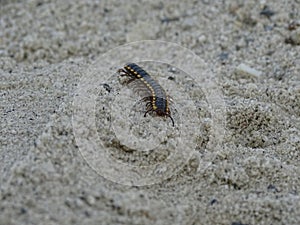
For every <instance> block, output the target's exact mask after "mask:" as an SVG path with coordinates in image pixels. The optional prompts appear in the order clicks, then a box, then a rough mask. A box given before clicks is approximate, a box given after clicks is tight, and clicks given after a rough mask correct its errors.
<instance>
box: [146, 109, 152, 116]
mask: <svg viewBox="0 0 300 225" xmlns="http://www.w3.org/2000/svg"><path fill="white" fill-rule="evenodd" d="M151 111H153V109H149V110H147V111H146V112H145V114H144V117H146V116H147V114H148V113H149V112H151Z"/></svg>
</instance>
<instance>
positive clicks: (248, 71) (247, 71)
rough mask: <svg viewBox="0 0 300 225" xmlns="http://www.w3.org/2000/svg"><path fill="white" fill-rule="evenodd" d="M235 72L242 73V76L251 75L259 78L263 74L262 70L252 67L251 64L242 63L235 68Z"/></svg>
mask: <svg viewBox="0 0 300 225" xmlns="http://www.w3.org/2000/svg"><path fill="white" fill-rule="evenodd" d="M235 73H236V74H238V75H242V76H245V75H246V76H250V77H255V78H258V77H260V76H261V74H262V72H261V71H258V70H256V69H254V68H251V67H250V66H248V65H246V64H244V63H241V64H240V65H238V66H237V68H236V69H235Z"/></svg>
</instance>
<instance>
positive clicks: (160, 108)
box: [118, 63, 174, 126]
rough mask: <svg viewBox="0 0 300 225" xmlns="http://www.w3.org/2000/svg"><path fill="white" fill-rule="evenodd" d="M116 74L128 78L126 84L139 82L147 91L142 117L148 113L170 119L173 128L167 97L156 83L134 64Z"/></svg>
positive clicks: (126, 66)
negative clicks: (144, 110)
mask: <svg viewBox="0 0 300 225" xmlns="http://www.w3.org/2000/svg"><path fill="white" fill-rule="evenodd" d="M118 72H119V73H120V74H121V76H128V77H129V78H130V79H129V80H128V81H127V83H131V82H133V81H139V82H140V83H141V84H142V85H143V86H144V88H145V89H146V90H147V91H148V96H146V97H144V98H143V100H144V101H146V102H147V104H146V112H145V114H144V116H146V115H147V113H149V112H155V113H156V114H157V115H158V116H164V117H170V119H171V120H172V124H173V126H174V120H173V118H172V117H171V111H170V108H169V102H170V100H169V97H168V96H167V94H166V92H165V90H164V89H163V88H162V87H161V86H160V85H159V83H158V82H157V81H155V80H154V79H153V78H152V77H151V76H150V75H149V74H148V73H147V72H146V71H145V70H143V69H142V68H141V67H140V66H138V65H137V64H135V63H129V64H127V65H125V66H124V68H122V69H119V70H118Z"/></svg>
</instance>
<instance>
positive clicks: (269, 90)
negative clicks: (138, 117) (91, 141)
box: [0, 0, 300, 225]
mask: <svg viewBox="0 0 300 225" xmlns="http://www.w3.org/2000/svg"><path fill="white" fill-rule="evenodd" d="M264 3H267V7H266V5H264ZM0 7H1V8H0V15H1V17H0V57H1V58H0V99H1V106H0V107H1V117H0V120H1V121H0V122H1V123H0V124H1V125H0V126H1V131H0V132H1V137H0V138H1V139H0V144H1V149H0V162H1V163H0V174H1V176H0V224H1V225H2V224H3V225H7V224H49V225H50V224H188V223H191V224H299V223H300V196H299V191H300V190H299V187H300V168H299V165H300V126H299V122H300V119H299V116H300V78H299V77H300V76H299V74H300V54H299V53H300V45H299V29H300V27H297V26H295V28H293V30H291V29H289V25H290V24H291V22H292V21H297V20H299V15H300V14H299V10H300V2H299V1H295V0H285V1H279V0H276V1H272V2H271V1H255V0H249V1H242V0H232V1H206V0H203V1H156V0H154V1H136V2H135V1H115V0H112V1H96V0H95V1H92V0H89V1H79V0H75V1H68V0H66V1H46V0H45V1H40V0H28V1H17V0H15V1H0ZM295 24H296V22H295ZM144 39H152V40H155V39H159V40H165V41H171V42H176V43H178V44H180V45H183V46H185V47H187V48H189V49H191V50H192V51H194V52H195V54H197V55H199V56H200V57H201V58H203V59H204V60H205V61H206V62H207V64H208V65H209V66H210V67H211V69H212V71H213V73H214V74H215V78H216V80H217V82H218V85H219V86H220V88H222V92H223V95H224V99H225V101H226V117H227V120H226V135H225V139H224V146H223V148H222V151H221V152H218V154H217V155H216V157H214V158H213V160H212V161H210V162H207V163H209V166H208V167H206V168H205V169H201V170H199V169H197V168H200V167H201V165H199V160H200V159H201V156H202V155H203V154H205V152H203V148H204V147H205V144H206V143H207V142H208V139H209V136H208V133H209V130H210V129H211V128H210V124H209V123H205V121H202V122H201V124H199V126H195V127H191V128H190V129H192V131H194V132H195V134H196V133H197V134H201V135H198V136H197V138H196V140H195V141H196V142H197V146H198V147H197V148H196V149H195V153H194V155H193V157H192V158H191V160H190V161H189V162H188V164H187V165H186V166H185V167H184V169H183V170H182V172H181V173H179V174H175V175H174V176H173V177H172V178H170V179H168V180H166V181H164V182H162V183H159V184H156V185H152V186H147V187H126V186H122V185H118V184H115V183H112V182H110V181H108V180H106V179H104V178H102V177H101V176H98V175H97V174H96V173H95V172H94V171H93V170H92V169H91V168H90V167H89V165H88V164H87V163H86V162H85V161H84V160H83V159H82V157H81V155H80V153H79V151H78V148H77V145H76V142H75V137H74V135H73V130H72V129H73V128H72V100H73V95H74V91H75V90H76V86H77V84H78V82H79V80H80V78H81V77H82V76H84V74H85V69H86V68H88V67H89V65H90V64H92V63H95V59H97V56H99V55H100V54H102V53H104V52H106V51H108V50H109V49H111V48H114V47H116V46H118V45H121V44H125V43H127V42H131V41H137V40H144ZM174 54H175V53H174ZM107 60H109V59H107ZM240 64H245V65H247V66H249V68H252V69H254V70H255V71H260V75H259V76H241V74H240V73H236V72H235V71H236V68H237V67H238V65H240ZM152 68H153V67H152ZM157 72H158V73H166V74H169V77H170V79H165V80H160V82H162V83H161V84H162V85H163V86H166V85H170V89H172V90H179V89H177V88H179V87H180V88H181V89H182V90H183V91H185V92H186V93H187V94H188V95H189V96H190V98H191V99H193V100H194V101H195V102H196V103H195V104H196V106H197V107H198V109H199V112H198V115H199V117H200V118H209V113H208V112H207V111H206V110H207V108H208V107H207V106H206V105H205V103H203V102H204V99H205V97H203V93H202V92H201V90H199V89H197V86H195V85H194V83H193V82H192V81H190V80H188V79H185V77H183V76H176V70H173V69H172V68H171V69H170V71H169V72H166V70H165V67H159V66H158V67H157ZM195 73H197V71H195ZM173 74H174V76H173ZM179 74H180V73H179ZM172 76H173V78H172ZM174 77H175V79H174ZM176 93H177V92H176V91H175V92H174V93H172V96H173V97H174V98H175V99H176V97H179V96H178V95H179V94H178V93H179V92H178V93H177V94H176ZM105 95H106V92H105V89H103V90H102V91H101V92H100V96H101V97H103V96H105ZM103 99H104V98H103ZM202 100H203V102H202ZM104 101H107V102H109V101H108V100H105V99H104ZM107 102H106V103H107ZM98 117H99V119H100V120H101V119H103V118H106V115H105V113H102V112H99V115H98ZM123 119H124V121H126V119H127V118H126V117H124V118H123ZM103 133H104V134H107V135H108V137H110V136H109V135H110V133H109V132H108V130H103ZM107 135H106V136H107ZM182 135H183V136H182V138H185V136H184V134H182ZM159 138H161V137H159ZM161 141H163V140H161ZM118 147H120V146H119V145H117V144H115V148H116V149H117V150H118V151H116V152H114V154H115V155H116V157H119V158H121V159H122V160H127V161H128V162H130V161H132V162H133V163H139V162H137V161H136V160H135V156H134V155H130V152H126V154H125V153H124V152H125V151H124V149H118ZM159 157H162V159H160V158H159ZM164 157H166V156H160V155H159V153H158V156H157V157H155V158H154V159H152V158H150V159H149V161H151V160H153V161H155V160H163V159H164Z"/></svg>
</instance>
